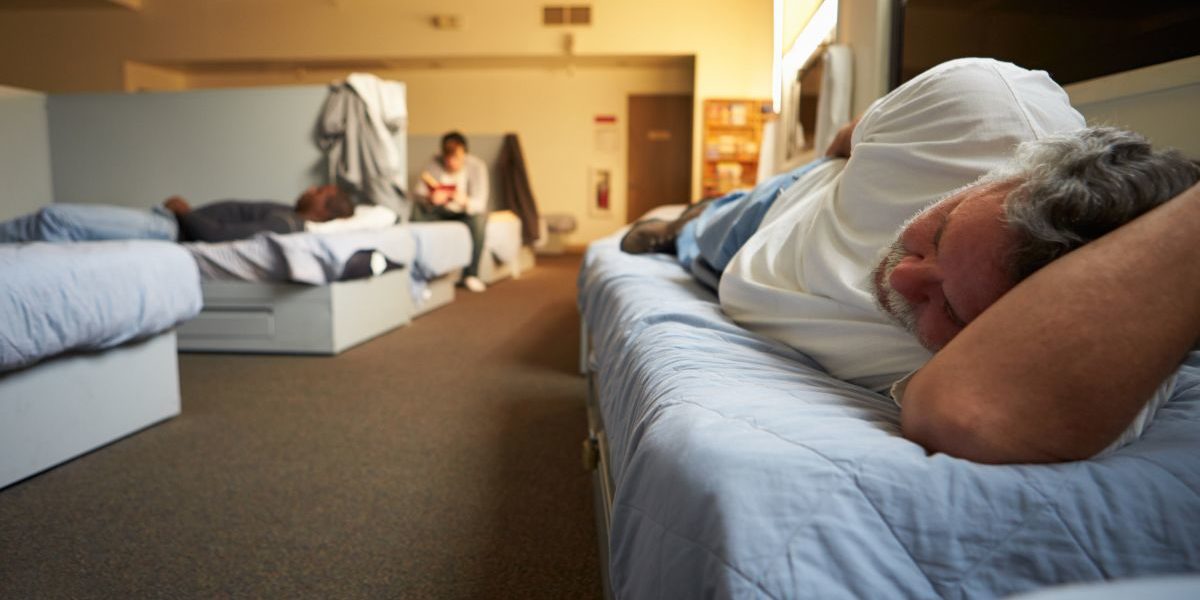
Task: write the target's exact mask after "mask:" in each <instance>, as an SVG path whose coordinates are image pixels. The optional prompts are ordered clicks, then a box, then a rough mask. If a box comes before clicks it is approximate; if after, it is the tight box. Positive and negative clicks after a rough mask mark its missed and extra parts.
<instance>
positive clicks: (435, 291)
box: [412, 269, 462, 319]
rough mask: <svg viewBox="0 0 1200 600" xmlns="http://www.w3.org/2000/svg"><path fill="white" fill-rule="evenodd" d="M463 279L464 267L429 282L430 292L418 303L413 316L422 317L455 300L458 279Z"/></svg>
mask: <svg viewBox="0 0 1200 600" xmlns="http://www.w3.org/2000/svg"><path fill="white" fill-rule="evenodd" d="M459 279H462V269H455V270H454V271H451V272H449V273H447V274H445V275H442V276H441V277H438V278H437V279H434V280H433V281H430V282H428V284H427V285H428V286H429V287H428V288H426V289H428V290H429V293H428V294H427V295H426V297H425V299H424V300H422V301H421V302H419V303H418V304H417V305H416V308H414V309H413V315H412V316H413V318H414V319H415V318H417V317H420V316H422V315H424V314H426V313H429V312H430V311H432V310H434V309H437V308H441V307H443V306H446V305H447V304H450V303H451V302H454V294H455V292H456V290H455V288H456V287H458V280H459Z"/></svg>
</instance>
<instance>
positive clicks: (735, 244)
mask: <svg viewBox="0 0 1200 600" xmlns="http://www.w3.org/2000/svg"><path fill="white" fill-rule="evenodd" d="M826 160H828V159H826V158H818V159H817V160H814V161H813V162H810V163H808V164H806V165H803V166H800V167H796V168H795V169H792V170H791V171H789V172H787V173H782V174H780V175H776V176H775V177H772V178H770V179H768V180H766V181H764V182H762V183H760V184H758V185H756V186H754V188H753V189H751V190H738V191H735V192H730V193H729V194H726V195H724V196H722V197H720V198H717V199H716V200H713V201H712V203H710V204H709V205H708V206H707V207H705V208H704V212H702V213H700V216H698V217H696V218H695V219H692V220H691V221H688V222H687V223H686V224H685V225H684V226H683V229H682V230H681V231H680V232H679V238H678V239H676V240H675V256H676V258H678V259H679V264H680V265H682V266H683V268H685V269H687V270H689V271H691V272H692V274H693V275H695V276H696V277H697V278H698V279H700V281H701V282H703V283H705V284H707V285H709V286H711V287H713V288H716V287H717V285H716V282H717V280H718V279H720V275H721V273H723V272H724V271H725V267H727V266H728V265H729V261H730V260H732V259H733V255H734V254H737V251H738V250H741V248H742V246H743V245H744V244H745V243H746V240H749V239H750V236H752V235H754V232H756V231H758V226H759V225H760V224H762V220H763V217H764V216H766V214H767V211H768V210H769V209H770V208H771V205H773V204H774V203H775V199H776V198H778V197H779V194H780V192H782V191H783V190H784V188H787V187H788V186H790V185H791V184H792V183H794V182H795V181H796V180H797V179H799V178H800V177H801V176H802V175H804V174H805V173H807V172H809V171H811V170H812V169H814V168H816V167H817V165H820V164H822V163H824V162H825V161H826Z"/></svg>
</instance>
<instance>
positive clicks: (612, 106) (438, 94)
mask: <svg viewBox="0 0 1200 600" xmlns="http://www.w3.org/2000/svg"><path fill="white" fill-rule="evenodd" d="M544 4H546V2H543V1H542V0H538V1H531V0H503V1H493V0H457V1H454V0H406V1H405V2H397V1H396V0H146V1H145V2H144V3H143V7H142V10H140V11H129V10H124V9H107V10H106V9H77V10H11V9H10V10H0V83H7V84H12V85H18V86H22V87H27V88H31V89H38V90H43V91H48V92H69V91H96V90H122V89H125V81H126V70H127V68H128V69H132V70H133V71H134V72H135V77H143V78H151V79H154V78H157V79H158V80H159V81H160V82H162V83H163V84H164V85H174V84H175V82H176V81H177V80H176V79H175V76H174V75H172V74H171V73H169V72H155V71H153V68H154V67H155V66H156V65H163V64H171V63H175V64H177V65H183V66H185V67H186V66H187V65H188V64H196V63H211V62H213V61H295V62H297V63H304V62H305V61H329V60H346V61H362V60H371V59H388V58H393V59H411V58H430V59H436V58H455V57H458V58H463V57H501V58H504V57H508V58H512V59H513V60H514V63H516V62H519V59H520V58H522V57H553V56H563V55H564V54H565V52H566V51H565V47H566V43H565V41H564V36H565V35H567V34H568V33H570V34H571V35H572V36H573V43H572V44H571V46H572V51H573V52H574V53H575V54H576V55H578V56H581V57H587V56H672V57H688V56H691V57H694V59H695V61H694V70H693V71H692V72H691V73H690V77H691V81H690V82H686V81H685V82H681V81H680V80H679V79H680V77H681V73H680V72H679V69H678V68H676V67H672V68H660V69H659V72H657V73H654V72H650V71H647V70H646V68H627V69H605V68H595V69H584V68H580V69H576V70H575V75H574V77H568V76H567V75H566V73H565V70H563V72H551V71H547V70H545V69H540V70H539V69H537V68H533V67H527V68H524V69H509V68H504V67H503V66H501V67H496V68H490V69H471V68H467V69H445V70H440V71H435V70H427V72H420V71H412V70H410V72H406V73H403V74H402V75H403V78H405V79H408V80H409V85H410V90H411V94H412V98H411V102H413V115H414V120H413V123H412V126H413V130H414V131H420V132H427V133H431V132H436V131H441V130H442V129H444V128H445V127H446V126H448V125H450V124H453V125H451V126H458V127H462V128H464V129H475V130H479V131H488V132H501V131H506V130H515V131H516V132H517V133H519V134H521V136H522V138H523V140H524V144H525V149H526V152H527V155H528V159H529V167H530V170H531V175H532V177H533V178H534V179H535V186H536V187H537V189H536V190H535V191H537V192H538V193H539V200H540V201H542V202H543V203H545V204H546V208H547V210H550V209H551V206H556V207H558V206H561V207H566V206H571V205H572V204H574V205H576V206H578V205H579V204H582V203H583V202H584V198H575V197H567V196H571V195H573V194H575V193H576V192H578V191H581V190H585V189H586V173H584V174H575V173H573V172H574V171H577V170H578V168H579V164H577V163H583V162H588V163H590V162H591V161H593V160H594V159H593V158H592V157H590V156H588V157H587V158H586V160H582V159H581V160H577V161H568V160H566V159H565V158H564V157H567V156H571V155H578V154H579V153H580V148H585V149H590V148H591V147H592V144H593V142H592V138H591V118H592V116H593V115H594V114H595V113H598V112H602V113H606V114H617V115H618V118H619V119H620V121H618V123H619V125H620V126H619V129H620V130H621V131H622V134H621V135H622V136H624V127H625V124H627V120H626V119H624V118H623V117H624V114H625V102H624V97H625V95H627V94H628V93H655V92H686V91H687V89H681V85H680V84H681V83H683V84H684V85H683V86H682V88H689V87H690V89H691V90H694V93H695V101H696V105H697V109H696V110H695V122H694V128H695V134H696V135H695V139H699V138H700V118H701V114H702V111H701V110H700V109H699V107H700V103H701V102H702V101H703V99H704V98H706V97H755V98H769V97H770V93H771V77H770V76H771V51H772V0H657V1H648V0H601V1H597V2H594V3H593V24H592V25H591V26H588V27H572V28H562V27H544V26H542V25H541V9H542V6H543V5H544ZM435 14H454V15H459V16H460V17H461V18H462V20H463V22H464V27H463V28H462V29H461V30H458V31H441V30H436V29H434V28H433V27H432V26H431V25H430V17H432V16H433V15H435ZM130 61H132V62H134V63H140V64H134V65H132V66H130V67H127V64H126V63H127V62H130ZM651 71H652V70H651ZM245 77H246V76H245V75H229V74H226V75H193V76H191V79H190V80H189V81H190V82H191V83H193V84H195V85H201V86H203V85H217V84H225V83H233V82H235V81H236V80H239V78H240V80H241V81H245V82H246V83H251V82H253V83H259V81H260V80H262V79H270V78H271V77H276V78H277V77H278V75H274V76H260V77H259V78H258V79H257V80H256V79H255V78H253V77H251V78H249V79H246V78H245ZM309 77H310V75H306V74H304V72H301V75H300V77H299V78H300V79H307V78H309ZM414 78H415V79H414ZM272 82H273V83H278V81H272ZM689 83H690V86H688V85H687V84H689ZM538 86H546V93H545V94H539V93H538V92H539V90H538V89H537V88H538ZM426 90H428V91H429V94H428V95H426V94H425V91H426ZM460 90H461V91H464V92H469V93H468V94H467V95H466V96H464V98H463V99H462V100H456V101H453V102H451V103H450V104H447V105H445V108H442V109H438V108H435V103H434V102H433V101H432V100H427V98H428V99H432V98H440V99H445V98H447V97H449V94H450V93H452V92H456V91H460ZM443 91H445V92H447V94H446V95H443V94H442V92H443ZM544 97H553V98H556V99H560V102H561V104H559V105H557V106H550V105H547V103H545V102H544V101H543V102H541V103H540V104H539V103H537V102H536V99H537V98H544ZM530 100H535V102H529V101H530ZM492 104H498V105H501V106H504V107H506V108H503V109H496V108H489V107H490V106H491V105H492ZM517 106H523V107H524V108H521V109H519V110H518V109H516V108H514V107H517ZM451 107H453V111H452V110H451ZM535 107H536V108H535ZM463 109H469V110H465V111H464V110H463ZM543 112H544V113H545V114H549V115H557V116H556V117H555V119H554V120H553V123H554V126H551V125H550V123H551V120H548V119H545V118H535V117H541V116H542V113H543ZM422 113H424V115H425V116H424V117H422V116H421V115H422ZM463 114H469V115H472V116H470V117H463V116H462V115H463ZM464 118H465V119H469V120H470V122H471V126H470V127H468V126H467V125H466V124H464V121H463V119H464ZM418 119H423V120H418ZM624 148H625V144H624V143H623V140H622V144H621V146H620V152H621V156H620V157H619V158H618V159H617V160H616V165H617V166H616V168H617V170H618V171H619V173H618V174H619V175H620V177H619V179H620V181H619V182H617V185H616V186H615V188H616V189H617V190H620V192H621V193H622V194H623V193H624V184H623V182H624V164H623V162H624ZM535 157H536V158H535ZM693 159H694V164H695V165H696V166H695V168H694V169H693V171H694V175H693V192H695V191H696V190H698V189H699V176H700V175H699V173H700V169H699V161H700V148H699V145H698V144H697V145H695V148H694V152H693ZM552 203H553V204H552ZM616 206H619V207H620V206H623V202H619V203H618V204H616ZM578 216H580V217H581V219H582V221H583V226H582V227H581V230H580V233H579V235H578V236H577V241H578V242H583V241H586V240H588V239H592V237H594V236H597V235H600V234H602V233H604V232H607V231H608V230H610V229H612V228H614V227H615V226H616V225H617V224H619V223H620V222H622V220H623V215H613V216H612V218H611V220H612V221H613V222H612V223H607V222H603V221H594V220H592V219H589V218H588V217H587V216H586V215H578Z"/></svg>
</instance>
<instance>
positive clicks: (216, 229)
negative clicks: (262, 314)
mask: <svg viewBox="0 0 1200 600" xmlns="http://www.w3.org/2000/svg"><path fill="white" fill-rule="evenodd" d="M354 214H355V207H354V204H353V202H352V201H351V199H350V197H349V196H348V195H347V194H346V193H345V192H344V191H342V190H340V189H339V188H338V187H337V186H334V185H324V186H314V187H310V188H308V189H307V190H305V191H304V192H303V193H302V194H301V195H300V197H299V198H297V200H296V204H295V206H294V207H292V206H288V205H286V204H280V203H276V202H245V201H239V200H226V201H222V202H214V203H211V204H208V205H205V206H201V207H199V208H195V209H193V208H192V207H191V205H189V204H188V202H187V201H186V200H184V199H183V198H181V197H179V196H172V197H170V198H168V199H167V200H166V201H165V202H164V204H163V206H162V207H156V208H155V209H154V210H152V211H146V210H138V209H134V208H126V207H122V206H107V205H99V204H70V203H55V204H51V205H49V206H46V207H44V208H42V209H40V210H38V211H37V212H35V213H32V214H29V215H25V216H22V217H18V218H16V219H13V220H11V221H7V222H4V223H0V242H7V243H15V242H37V241H41V242H79V241H94V240H125V239H163V240H176V239H178V240H180V241H203V242H223V241H230V240H238V239H243V238H248V237H251V236H253V235H255V234H257V233H261V232H264V231H270V232H275V233H292V232H296V231H304V230H306V229H311V227H306V226H310V225H312V224H313V223H328V222H329V221H332V220H334V219H342V218H345V217H349V216H351V215H354ZM393 221H394V215H393Z"/></svg>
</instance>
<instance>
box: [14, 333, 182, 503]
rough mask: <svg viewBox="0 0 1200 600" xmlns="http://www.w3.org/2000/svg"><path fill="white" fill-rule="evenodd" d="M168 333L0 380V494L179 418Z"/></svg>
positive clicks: (74, 356) (60, 359)
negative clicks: (115, 442) (105, 447)
mask: <svg viewBox="0 0 1200 600" xmlns="http://www.w3.org/2000/svg"><path fill="white" fill-rule="evenodd" d="M175 346H176V338H175V332H173V331H168V332H166V333H161V334H158V335H156V336H154V337H152V338H149V339H146V340H141V341H137V342H132V343H127V344H124V345H122V346H118V347H116V348H111V349H109V350H106V351H104V352H97V353H86V354H67V355H63V356H60V357H57V358H53V359H50V360H47V361H45V362H42V363H39V364H36V365H33V366H32V367H29V368H26V369H21V370H19V371H13V372H10V373H6V374H3V375H0V488H3V487H6V486H9V485H12V484H14V483H16V482H18V481H22V480H24V479H26V478H28V477H31V476H33V475H36V474H38V473H40V472H42V471H45V470H46V469H49V468H51V467H54V466H56V465H59V464H61V463H64V462H67V461H69V460H71V459H73V458H75V457H78V456H80V455H83V454H86V453H87V452H90V451H92V450H95V449H96V448H99V447H101V446H104V445H106V444H109V443H111V442H114V441H116V440H118V439H121V438H123V437H125V436H128V435H130V434H132V433H135V432H137V431H140V430H142V429H145V428H146V427H149V426H151V425H154V424H155V423H158V422H160V421H163V420H166V419H169V418H171V417H174V416H176V415H178V414H179V411H180V399H179V365H178V357H177V355H176V350H175Z"/></svg>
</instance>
